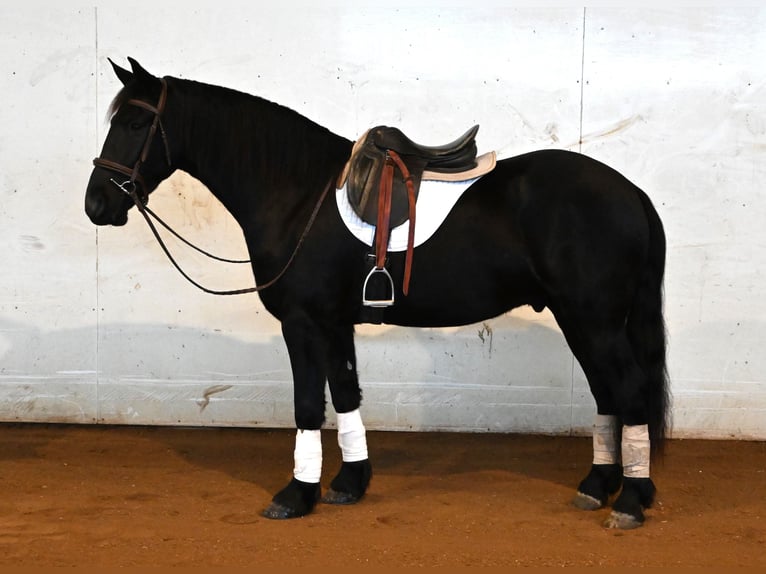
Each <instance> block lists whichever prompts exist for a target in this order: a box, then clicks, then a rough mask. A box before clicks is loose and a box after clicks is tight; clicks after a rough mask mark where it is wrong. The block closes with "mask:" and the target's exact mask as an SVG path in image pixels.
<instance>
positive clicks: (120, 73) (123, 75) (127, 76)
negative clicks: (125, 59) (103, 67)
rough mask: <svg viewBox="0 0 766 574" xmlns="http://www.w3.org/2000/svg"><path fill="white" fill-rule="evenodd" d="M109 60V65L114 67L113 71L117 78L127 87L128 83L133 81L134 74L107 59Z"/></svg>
mask: <svg viewBox="0 0 766 574" xmlns="http://www.w3.org/2000/svg"><path fill="white" fill-rule="evenodd" d="M107 60H109V63H110V64H111V65H112V69H113V70H114V73H115V74H117V77H118V78H119V79H120V81H121V82H122V85H123V86H127V85H128V83H129V82H130V81H131V80H132V79H133V73H132V72H129V71H128V70H126V69H125V68H121V67H120V66H118V65H117V64H115V63H114V62H112V59H111V58H107Z"/></svg>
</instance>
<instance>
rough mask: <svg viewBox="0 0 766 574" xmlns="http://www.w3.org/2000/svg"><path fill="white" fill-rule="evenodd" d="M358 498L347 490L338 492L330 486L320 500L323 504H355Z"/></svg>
mask: <svg viewBox="0 0 766 574" xmlns="http://www.w3.org/2000/svg"><path fill="white" fill-rule="evenodd" d="M360 499H361V497H360V496H354V495H353V494H351V493H349V492H338V491H337V490H333V489H332V488H331V489H330V490H328V491H327V492H326V493H325V495H324V496H323V497H322V502H323V503H324V504H356V503H357V502H359V500H360Z"/></svg>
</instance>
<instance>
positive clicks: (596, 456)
mask: <svg viewBox="0 0 766 574" xmlns="http://www.w3.org/2000/svg"><path fill="white" fill-rule="evenodd" d="M616 430H617V417H616V416H613V415H596V418H595V420H594V422H593V464H617V463H618V462H620V459H619V455H620V452H619V448H618V447H617V440H616V438H615V431H616Z"/></svg>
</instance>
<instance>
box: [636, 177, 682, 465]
mask: <svg viewBox="0 0 766 574" xmlns="http://www.w3.org/2000/svg"><path fill="white" fill-rule="evenodd" d="M639 195H640V197H641V201H642V203H643V205H644V211H645V212H646V218H647V221H648V224H649V257H648V260H647V264H646V268H645V269H644V273H643V276H642V278H641V283H640V285H639V288H638V293H637V294H636V298H635V300H634V301H633V307H632V309H631V311H630V316H629V317H628V324H627V331H628V338H629V339H630V342H631V344H632V346H633V351H634V353H635V355H636V359H637V360H638V363H639V365H640V366H641V368H642V369H643V370H644V373H645V374H646V376H647V379H648V387H647V391H646V402H647V411H648V412H647V417H648V424H649V438H650V440H651V443H652V456H653V458H656V457H659V456H661V455H662V453H663V446H664V442H665V438H666V436H667V434H668V433H669V431H670V425H671V420H670V388H669V383H668V373H667V365H666V356H665V353H666V347H667V334H666V330H665V318H664V315H663V276H664V273H665V231H664V229H663V226H662V222H661V221H660V218H659V215H658V214H657V211H656V210H655V209H654V206H653V205H652V202H651V201H650V200H649V198H648V197H647V196H646V195H645V194H644V193H643V192H639Z"/></svg>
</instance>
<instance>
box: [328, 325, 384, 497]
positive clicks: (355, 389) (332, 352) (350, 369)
mask: <svg viewBox="0 0 766 574" xmlns="http://www.w3.org/2000/svg"><path fill="white" fill-rule="evenodd" d="M328 341H329V345H328V348H327V379H328V382H329V384H330V394H331V396H332V403H333V407H334V408H335V412H336V413H338V446H340V450H341V455H342V457H343V463H342V464H341V467H340V471H338V474H337V475H336V476H335V478H334V479H333V480H332V482H331V483H330V490H329V491H328V492H327V494H325V496H324V497H323V498H322V502H325V503H327V504H354V503H356V502H358V501H359V500H360V499H361V498H362V497H363V496H364V494H365V492H366V491H367V487H368V486H369V484H370V479H371V478H372V466H371V465H370V460H369V457H368V454H367V435H366V431H365V428H364V423H363V422H362V416H361V413H360V412H359V406H360V404H361V402H362V391H361V389H360V388H359V377H358V374H357V371H356V352H355V349H354V326H353V325H340V326H337V327H336V328H334V329H332V333H331V334H330V337H329V338H328Z"/></svg>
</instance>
